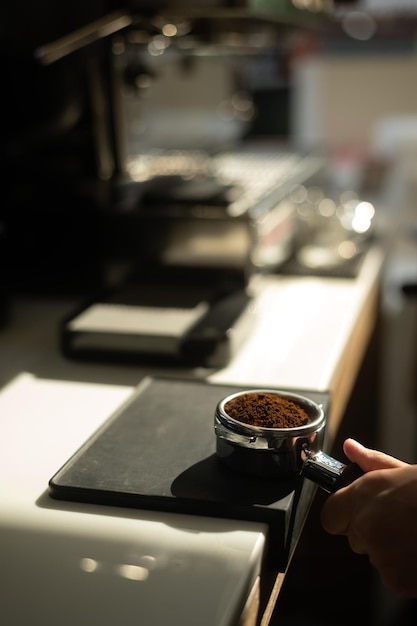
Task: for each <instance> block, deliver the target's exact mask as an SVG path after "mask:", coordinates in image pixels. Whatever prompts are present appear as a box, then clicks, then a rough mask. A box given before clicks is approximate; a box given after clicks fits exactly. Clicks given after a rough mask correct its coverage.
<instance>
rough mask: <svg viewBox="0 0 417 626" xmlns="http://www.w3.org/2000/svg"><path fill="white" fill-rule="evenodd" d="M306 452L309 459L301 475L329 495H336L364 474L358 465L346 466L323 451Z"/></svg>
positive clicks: (349, 464)
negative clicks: (339, 490)
mask: <svg viewBox="0 0 417 626" xmlns="http://www.w3.org/2000/svg"><path fill="white" fill-rule="evenodd" d="M304 452H305V454H306V455H307V457H308V458H307V459H306V460H305V461H304V464H303V467H302V468H301V475H302V476H304V477H305V478H308V479H309V480H312V481H313V482H314V483H316V484H317V485H318V486H319V487H320V488H321V489H323V490H324V491H327V492H328V493H334V492H335V491H337V490H338V489H341V488H342V487H346V485H350V483H353V481H354V480H356V479H357V478H359V477H360V476H363V474H364V472H363V470H361V468H360V467H359V465H358V464H357V463H348V464H345V463H342V462H341V461H338V460H337V459H334V458H333V457H331V456H329V455H328V454H326V453H325V452H321V451H319V452H315V453H310V452H309V451H308V450H304Z"/></svg>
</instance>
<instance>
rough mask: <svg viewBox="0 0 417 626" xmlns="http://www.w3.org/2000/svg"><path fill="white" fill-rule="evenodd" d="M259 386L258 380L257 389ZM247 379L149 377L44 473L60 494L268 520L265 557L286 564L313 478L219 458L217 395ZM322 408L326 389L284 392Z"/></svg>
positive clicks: (65, 497) (68, 497) (235, 388)
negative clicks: (263, 474)
mask: <svg viewBox="0 0 417 626" xmlns="http://www.w3.org/2000/svg"><path fill="white" fill-rule="evenodd" d="M256 388H259V387H256ZM242 389H249V387H247V386H246V387H241V386H230V385H222V384H211V383H208V382H205V381H199V380H194V379H181V378H170V377H168V378H166V377H147V378H145V379H144V380H142V381H141V383H140V384H139V385H138V387H137V388H136V390H135V391H134V393H133V394H132V396H130V397H129V399H128V400H127V401H126V402H125V403H124V404H123V405H122V406H121V407H120V408H119V409H118V410H117V411H116V412H115V413H114V414H113V415H112V416H111V417H110V418H109V419H108V420H107V421H106V422H105V423H104V424H103V425H102V427H101V428H99V429H98V430H97V431H96V432H95V433H94V434H93V435H92V437H91V438H89V439H88V440H87V441H86V442H85V443H84V444H83V445H82V446H81V448H80V449H79V450H78V451H77V452H75V454H74V455H73V456H72V457H71V458H70V459H69V460H68V461H67V462H66V463H65V464H64V465H63V466H62V467H61V469H59V470H58V471H57V472H56V473H55V474H54V476H53V477H52V478H51V479H50V481H49V493H50V495H51V496H52V497H53V498H55V499H59V500H70V501H76V502H89V503H93V504H106V505H114V506H123V507H130V508H139V509H148V510H155V511H169V512H174V513H185V514H195V515H203V516H210V517H219V518H229V519H238V520H246V521H255V522H262V523H266V524H268V526H269V533H268V540H269V543H268V555H269V557H270V562H271V564H272V566H273V567H274V569H280V570H282V571H283V570H284V569H285V567H286V565H287V563H288V559H289V556H290V554H291V550H292V547H293V545H294V543H295V542H296V540H297V536H298V534H299V532H300V529H301V527H302V525H303V522H304V519H305V516H306V514H307V512H308V509H309V506H310V504H311V501H312V498H313V495H314V492H315V486H314V485H313V483H312V482H310V481H309V480H306V479H302V478H301V477H299V476H294V477H289V478H279V479H277V478H275V479H265V478H257V477H252V476H246V475H243V474H240V473H238V472H235V471H233V470H231V469H229V468H227V467H225V466H224V464H223V463H222V462H221V461H220V460H219V459H218V457H217V455H216V436H215V433H214V412H215V409H216V406H217V403H218V402H219V401H220V400H221V399H222V398H224V397H225V396H227V395H229V394H230V393H234V392H236V391H240V390H242ZM292 391H296V392H297V393H300V394H301V395H304V396H306V397H308V398H310V399H311V400H313V401H315V402H317V403H320V404H322V405H323V408H324V410H325V411H326V410H327V408H328V401H329V397H328V394H325V393H317V392H309V391H302V390H292Z"/></svg>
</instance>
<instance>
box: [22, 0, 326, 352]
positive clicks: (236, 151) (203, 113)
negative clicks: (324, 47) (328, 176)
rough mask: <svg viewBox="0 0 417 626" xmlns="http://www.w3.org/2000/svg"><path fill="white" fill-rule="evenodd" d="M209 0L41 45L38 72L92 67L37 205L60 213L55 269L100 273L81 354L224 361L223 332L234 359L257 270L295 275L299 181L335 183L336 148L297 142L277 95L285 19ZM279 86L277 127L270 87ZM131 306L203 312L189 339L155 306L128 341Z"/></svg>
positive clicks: (90, 288) (54, 235)
mask: <svg viewBox="0 0 417 626" xmlns="http://www.w3.org/2000/svg"><path fill="white" fill-rule="evenodd" d="M174 4H176V3H174ZM199 4H200V3H193V7H194V8H193V9H190V8H188V9H187V10H182V9H181V10H180V9H179V8H172V7H169V6H167V3H163V4H162V5H161V6H159V5H158V3H157V2H156V3H155V2H154V3H149V6H146V3H144V2H142V3H140V6H139V7H129V9H122V10H115V11H113V12H111V13H109V14H106V15H105V16H104V17H98V19H95V20H92V21H91V22H89V23H87V24H84V25H81V26H80V27H78V28H76V29H74V30H73V31H72V32H67V33H64V34H63V35H62V36H61V37H58V38H57V39H55V40H53V41H51V42H46V43H43V44H42V45H39V46H37V47H36V48H35V50H34V63H36V71H37V72H39V73H40V74H41V75H42V72H44V74H45V75H47V76H48V75H49V74H51V75H54V76H55V77H57V79H58V80H59V78H61V80H62V77H63V75H65V72H68V76H67V79H66V80H67V82H68V80H69V79H70V78H71V77H74V75H75V76H76V78H77V80H80V78H79V77H80V76H81V77H82V79H81V82H82V88H83V90H84V91H83V95H82V97H81V98H78V99H77V98H76V99H74V98H69V99H68V102H67V105H68V106H66V107H64V111H65V115H66V119H67V123H68V128H69V130H68V131H67V132H65V133H62V134H63V135H65V137H64V138H62V137H61V138H60V140H59V141H55V142H51V143H50V148H51V150H50V152H49V153H48V154H47V157H46V158H45V161H44V163H43V164H42V173H44V180H43V181H42V180H41V179H42V173H41V172H40V171H39V159H35V160H36V163H35V166H34V170H35V171H36V172H37V174H36V176H37V181H36V184H34V185H33V187H34V188H36V189H37V190H38V191H39V188H42V187H44V188H45V189H46V193H45V198H44V202H43V203H42V202H41V204H39V200H40V199H39V197H38V198H37V201H35V202H34V206H35V205H36V206H37V207H39V206H41V209H36V211H39V210H40V211H42V210H43V211H44V215H43V217H44V223H42V224H41V226H40V227H39V225H38V226H37V230H40V231H42V235H44V236H43V237H41V240H42V243H43V244H44V248H42V245H41V246H39V245H38V246H37V250H36V252H37V254H38V255H40V256H42V254H43V253H45V256H46V257H47V259H48V261H49V262H50V266H51V267H55V270H53V271H52V277H51V280H50V281H49V283H48V281H46V284H47V285H48V284H50V285H51V288H52V289H55V290H56V287H57V283H59V281H60V280H61V287H63V288H64V289H65V279H66V278H67V284H68V285H73V284H78V286H82V285H83V279H85V287H86V292H87V293H88V295H89V296H91V297H90V300H89V301H88V302H87V303H86V302H83V305H82V307H80V308H79V309H78V310H77V311H76V312H73V313H72V314H71V316H69V318H68V319H67V320H65V323H64V327H63V349H64V351H65V352H66V353H67V354H68V355H69V356H77V355H81V354H84V355H90V356H91V355H93V356H94V355H97V354H99V355H104V354H112V355H116V354H119V356H121V355H125V354H126V353H129V356H130V357H132V356H136V355H137V354H139V353H140V354H142V353H143V354H147V355H148V356H149V355H152V354H157V355H158V356H161V355H170V356H173V357H174V358H176V357H178V355H179V354H180V356H181V358H182V357H184V355H185V353H186V354H187V356H188V357H190V358H192V357H193V356H195V354H198V355H199V357H198V358H201V355H202V354H205V355H206V356H207V359H206V360H208V361H210V363H216V362H218V361H219V359H217V361H216V358H217V357H216V358H214V359H213V358H212V355H213V353H216V355H218V352H219V351H218V350H217V348H218V344H222V350H221V351H220V352H221V353H222V354H223V356H222V357H221V358H220V361H221V360H223V361H224V359H227V358H228V356H227V355H228V354H229V352H228V350H226V356H224V353H225V351H224V345H223V344H224V341H225V337H226V336H228V335H230V332H228V331H229V330H230V327H231V326H233V324H234V323H235V321H236V320H237V319H240V318H241V317H242V312H245V311H247V309H248V307H249V305H250V299H251V298H250V294H249V293H248V289H247V287H248V284H249V282H250V280H251V278H252V276H253V275H254V274H256V273H259V272H275V271H279V268H280V266H281V265H282V263H283V262H284V261H285V260H287V259H288V258H289V256H290V255H291V252H292V245H293V238H294V233H295V226H296V215H295V209H294V204H293V203H292V202H291V201H290V199H289V198H290V194H291V192H292V190H293V189H294V188H295V187H296V186H297V185H301V184H307V183H308V184H311V185H312V184H319V183H320V181H321V178H322V175H323V166H324V163H323V159H322V158H321V157H320V156H318V155H316V154H315V155H306V154H299V153H297V152H295V151H293V150H290V149H289V148H288V147H287V144H286V138H287V137H286V132H287V129H286V128H285V125H286V121H287V117H286V116H287V115H288V112H287V110H286V108H285V106H281V108H280V103H281V102H282V98H281V99H278V98H277V99H276V100H274V97H276V95H277V93H278V92H279V93H280V94H281V96H282V94H284V89H283V86H284V88H285V86H286V85H285V80H286V76H285V64H283V61H282V58H281V57H280V56H279V52H278V51H279V50H280V45H281V39H282V36H283V33H285V32H286V31H285V29H282V27H281V26H280V25H279V24H277V23H274V22H273V21H272V22H271V20H268V19H264V18H254V16H253V15H251V13H250V12H249V11H248V10H247V8H246V7H243V6H235V7H226V6H223V3H222V6H218V5H219V4H220V3H216V2H202V3H201V5H202V6H201V7H200V6H199ZM237 4H242V3H237ZM203 5H204V6H203ZM214 5H216V6H214ZM74 68H75V71H74ZM63 82H64V83H65V80H64V81H63ZM271 84H272V85H273V86H274V85H275V86H276V91H275V94H274V93H273V92H272V91H271V99H272V102H273V103H275V105H276V106H275V109H274V110H273V111H272V112H271V110H269V111H268V114H267V115H268V120H269V122H270V126H269V127H268V126H267V130H265V128H264V127H263V120H264V118H265V113H264V112H263V111H262V106H261V104H260V99H258V98H257V96H258V95H259V93H261V92H262V90H263V88H264V87H265V85H267V86H268V88H269V89H270V90H271ZM284 97H285V96H284ZM85 103H87V104H85ZM70 105H71V106H70ZM82 107H84V108H82ZM80 108H81V109H82V111H81V112H80ZM269 109H271V104H270V105H269ZM71 125H72V126H71ZM259 131H260V132H259ZM86 138H87V140H86ZM54 150H55V152H54ZM42 154H43V156H44V154H45V153H44V152H42ZM74 155H75V158H74ZM71 157H72V158H71ZM58 162H60V163H61V164H63V166H61V168H60V169H59V170H57V165H56V164H57V163H58ZM84 162H86V163H87V165H86V167H85V168H83V167H82V164H83V163H84ZM25 166H26V167H28V162H26V163H25ZM62 172H64V174H63V175H62V176H61V174H62ZM51 189H53V192H52V193H51ZM14 194H15V195H16V191H14ZM17 195H18V194H17ZM41 200H42V198H41ZM14 201H15V197H14V198H13V201H12V202H11V204H12V205H13V203H14ZM25 202H26V200H25ZM25 206H26V208H27V205H25ZM32 209H33V207H32ZM12 210H13V209H12ZM14 210H15V209H14ZM26 212H27V213H30V211H26ZM30 214H31V215H32V216H33V211H32V213H30ZM35 214H36V213H35ZM38 217H39V220H40V222H42V218H41V216H40V213H38ZM11 221H12V222H13V220H11ZM35 230H36V228H35ZM32 234H33V231H32ZM63 250H65V253H64V254H65V261H63V260H62V259H63V253H62V251H63ZM54 252H56V254H57V255H58V256H60V255H61V261H62V265H63V266H65V271H61V272H60V274H61V275H60V276H58V275H57V273H56V268H59V267H60V264H59V262H58V263H56V259H54V256H53V254H54ZM29 266H30V259H27V267H29ZM35 266H36V262H35ZM74 268H78V269H76V271H73V273H72V274H71V271H72V270H74ZM61 269H62V268H61ZM54 271H55V273H54ZM65 272H67V274H65ZM43 276H45V272H44V273H43ZM20 277H21V276H20ZM86 277H89V279H86ZM32 282H33V277H32ZM35 282H36V281H35ZM98 304H99V305H100V306H101V308H102V310H99V311H98V315H96V316H95V314H97V305H98ZM92 307H93V309H92ZM94 307H95V308H94ZM103 307H107V308H106V310H104V309H103ZM109 307H113V309H110V308H109ZM114 307H119V309H118V310H117V311H116V309H114ZM120 307H124V309H123V310H121V308H120ZM126 307H141V312H143V310H144V308H145V309H146V312H147V313H149V311H151V313H152V314H155V313H158V311H159V312H160V311H162V312H163V314H164V315H165V314H166V313H167V309H169V312H172V310H173V309H175V311H176V312H177V313H178V311H183V312H184V311H186V314H187V315H186V316H185V317H186V319H183V320H180V321H179V322H178V328H179V329H180V330H179V331H178V333H179V335H178V334H177V335H176V336H175V337H174V338H173V337H172V336H168V337H167V336H166V332H165V331H164V330H161V328H163V327H166V326H167V324H168V322H166V321H164V320H161V321H160V322H158V324H157V325H158V329H157V330H155V329H149V327H148V326H149V324H148V322H149V316H147V321H146V320H145V321H143V324H144V327H145V330H143V329H141V328H139V330H138V329H134V330H132V333H130V335H129V333H128V337H126V332H125V330H122V335H123V337H122V339H121V333H120V327H124V329H126V327H129V323H130V322H128V321H127V319H126V318H125V317H123V314H125V313H126ZM146 307H147V308H146ZM148 309H149V310H148ZM131 312H132V311H130V313H131ZM92 313H94V314H93V315H92ZM116 313H120V314H121V315H122V317H121V318H120V320H119V322H118V323H116V322H114V319H115V316H116ZM246 317H247V316H246ZM110 318H111V319H110ZM109 320H110V321H109ZM112 320H113V321H112ZM174 325H175V324H174ZM133 326H134V324H133ZM118 327H119V330H117V328H118ZM235 334H236V333H235ZM132 336H134V339H132ZM184 337H186V338H187V340H186V341H184ZM227 341H228V340H227ZM203 361H204V359H203Z"/></svg>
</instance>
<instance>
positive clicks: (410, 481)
mask: <svg viewBox="0 0 417 626" xmlns="http://www.w3.org/2000/svg"><path fill="white" fill-rule="evenodd" d="M344 452H345V454H346V456H347V457H348V459H349V460H350V461H352V462H354V463H357V464H358V465H359V466H360V467H361V468H362V470H363V471H364V472H365V474H364V475H363V476H361V477H360V478H358V479H357V480H355V481H354V482H353V483H352V484H350V485H348V486H347V487H344V488H342V489H340V490H339V491H337V492H336V493H334V494H332V495H331V496H329V497H328V499H327V500H326V502H325V504H324V506H323V509H322V513H321V521H322V525H323V528H324V529H325V530H326V531H327V532H329V533H331V534H335V535H336V534H340V535H346V536H347V538H348V541H349V544H350V547H351V548H352V550H353V551H354V552H357V553H358V554H367V555H368V556H369V560H370V562H371V563H372V565H373V566H374V567H375V568H376V569H377V570H378V572H379V574H380V576H381V579H382V582H383V583H384V585H385V586H386V587H388V588H389V589H390V590H391V591H393V592H394V593H396V594H397V595H400V596H404V597H417V566H416V563H417V465H410V464H408V463H404V462H403V461H400V460H399V459H396V458H394V457H391V456H388V455H387V454H384V453H382V452H379V451H376V450H370V449H369V448H365V447H363V446H362V445H360V444H359V443H357V442H356V441H354V440H353V439H347V440H346V441H345V443H344Z"/></svg>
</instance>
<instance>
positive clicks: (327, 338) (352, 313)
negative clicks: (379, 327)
mask: <svg viewBox="0 0 417 626" xmlns="http://www.w3.org/2000/svg"><path fill="white" fill-rule="evenodd" d="M381 263H382V253H381V251H380V250H378V249H377V248H375V250H372V251H371V252H370V253H369V254H368V255H367V257H366V258H365V260H364V263H363V265H362V267H361V271H360V275H359V279H358V280H349V279H343V278H341V279H329V278H295V279H294V278H291V277H285V276H280V277H278V278H277V277H270V278H269V279H268V278H265V279H264V280H263V289H262V291H261V293H260V295H259V297H258V298H257V302H256V308H257V310H256V312H255V314H256V315H257V316H258V317H259V323H258V324H257V325H256V326H255V328H254V330H253V332H252V333H251V334H250V335H249V336H248V338H247V341H246V342H245V344H244V345H243V346H242V349H241V350H240V351H239V353H238V354H237V355H236V357H235V358H234V359H233V360H232V361H231V362H230V364H229V365H228V366H227V367H226V368H224V369H223V370H221V371H219V372H216V373H215V374H213V375H212V376H210V381H212V382H224V383H236V382H237V383H239V384H241V383H242V384H248V385H254V384H259V385H272V386H274V387H277V386H279V387H283V388H285V387H289V388H297V389H311V390H316V391H329V390H331V389H332V388H333V376H334V374H335V372H336V370H337V368H338V365H339V363H340V360H341V359H342V358H343V355H344V353H345V351H346V349H347V347H348V344H349V341H350V338H351V336H352V333H353V331H354V329H355V325H356V324H357V320H358V318H359V317H360V314H361V311H362V310H363V306H364V303H365V301H366V299H367V297H368V295H369V292H370V290H371V289H372V288H373V287H374V286H375V284H376V281H378V280H380V269H381Z"/></svg>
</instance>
